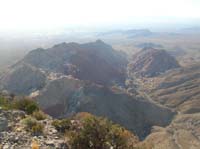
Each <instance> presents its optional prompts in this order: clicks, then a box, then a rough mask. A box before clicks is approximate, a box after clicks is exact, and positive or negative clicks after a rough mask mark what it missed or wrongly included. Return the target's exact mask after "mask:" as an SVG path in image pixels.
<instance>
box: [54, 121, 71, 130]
mask: <svg viewBox="0 0 200 149" xmlns="http://www.w3.org/2000/svg"><path fill="white" fill-rule="evenodd" d="M52 125H53V126H54V127H55V128H56V129H57V130H58V132H61V133H65V131H66V130H69V129H70V127H71V121H70V120H69V119H62V120H54V121H53V122H52Z"/></svg>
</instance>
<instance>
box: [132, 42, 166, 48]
mask: <svg viewBox="0 0 200 149" xmlns="http://www.w3.org/2000/svg"><path fill="white" fill-rule="evenodd" d="M136 47H138V48H141V49H144V48H163V46H162V45H160V44H155V43H152V42H144V43H140V44H137V45H136Z"/></svg>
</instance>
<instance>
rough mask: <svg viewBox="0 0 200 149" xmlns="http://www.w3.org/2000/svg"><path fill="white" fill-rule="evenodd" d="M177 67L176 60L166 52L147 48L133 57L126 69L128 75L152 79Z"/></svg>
mask: <svg viewBox="0 0 200 149" xmlns="http://www.w3.org/2000/svg"><path fill="white" fill-rule="evenodd" d="M178 67H180V66H179V64H178V62H177V61H176V59H175V58H174V57H172V56H171V55H169V54H168V53H167V52H166V51H164V50H158V49H153V48H149V47H148V48H144V49H143V50H141V51H140V52H138V53H137V54H135V55H134V56H133V58H132V61H131V62H130V63H129V68H128V69H129V72H130V73H134V74H137V75H141V76H145V77H153V76H157V75H159V74H161V73H163V72H165V71H167V70H170V69H174V68H178Z"/></svg>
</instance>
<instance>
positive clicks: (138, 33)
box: [98, 29, 154, 38]
mask: <svg viewBox="0 0 200 149" xmlns="http://www.w3.org/2000/svg"><path fill="white" fill-rule="evenodd" d="M116 35H123V36H126V37H127V38H134V37H146V36H151V35H154V33H153V32H151V31H150V30H148V29H130V30H113V31H108V32H103V33H99V34H98V36H116Z"/></svg>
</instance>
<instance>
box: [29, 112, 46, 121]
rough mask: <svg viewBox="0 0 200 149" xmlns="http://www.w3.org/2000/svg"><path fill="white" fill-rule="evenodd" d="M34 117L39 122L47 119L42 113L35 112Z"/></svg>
mask: <svg viewBox="0 0 200 149" xmlns="http://www.w3.org/2000/svg"><path fill="white" fill-rule="evenodd" d="M32 116H33V117H34V118H35V119H37V120H44V119H46V118H47V115H46V114H45V113H44V112H42V111H35V112H33V114H32Z"/></svg>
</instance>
